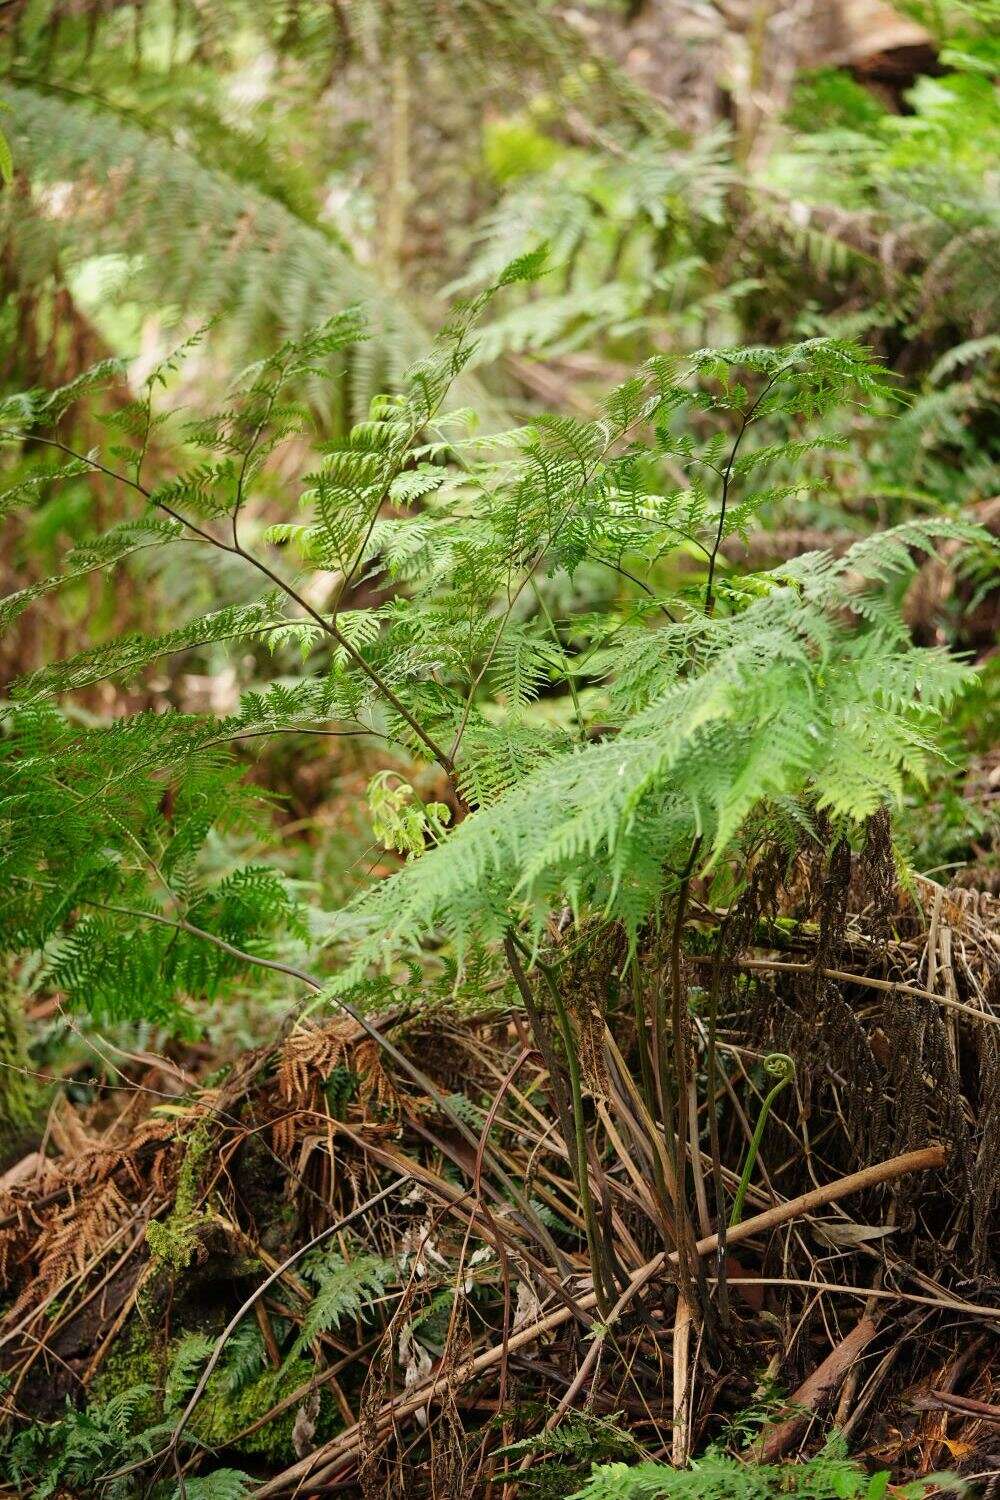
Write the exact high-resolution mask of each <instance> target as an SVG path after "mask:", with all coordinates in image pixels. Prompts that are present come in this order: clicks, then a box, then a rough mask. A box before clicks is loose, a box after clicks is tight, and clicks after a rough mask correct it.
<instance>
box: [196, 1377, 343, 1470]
mask: <svg viewBox="0 0 1000 1500" xmlns="http://www.w3.org/2000/svg"><path fill="white" fill-rule="evenodd" d="M315 1374H316V1367H315V1365H314V1364H313V1363H312V1361H311V1360H308V1359H293V1360H290V1361H288V1363H287V1364H285V1365H282V1366H280V1367H279V1368H278V1369H276V1370H273V1369H268V1370H265V1371H263V1372H262V1373H261V1374H260V1375H258V1376H257V1377H256V1378H255V1379H254V1380H250V1381H248V1382H247V1383H246V1385H244V1386H243V1387H242V1388H241V1389H240V1390H238V1391H232V1390H229V1389H227V1385H228V1376H227V1372H226V1371H225V1370H218V1371H216V1372H215V1374H214V1375H213V1376H212V1377H211V1379H210V1380H209V1382H208V1385H207V1386H206V1388H205V1394H204V1395H203V1396H202V1398H201V1401H200V1402H199V1404H198V1407H197V1408H196V1409H195V1412H194V1414H193V1415H192V1418H191V1422H190V1428H191V1433H192V1436H193V1437H196V1438H198V1439H199V1441H201V1442H203V1443H205V1444H207V1445H208V1446H209V1447H212V1448H228V1447H231V1448H232V1449H233V1451H234V1452H236V1453H242V1454H246V1455H254V1456H256V1457H259V1458H264V1459H271V1460H274V1461H275V1462H277V1461H281V1462H291V1461H292V1460H293V1459H294V1458H295V1456H296V1454H295V1450H294V1448H293V1447H292V1428H293V1427H294V1425H295V1414H296V1411H297V1407H295V1406H293V1407H290V1408H289V1410H288V1411H286V1412H283V1413H282V1415H281V1416H280V1417H277V1418H275V1420H274V1421H273V1422H268V1423H267V1425H266V1426H264V1427H262V1428H260V1430H259V1431H257V1432H253V1433H251V1434H250V1435H249V1436H248V1437H246V1438H243V1439H242V1440H241V1441H239V1442H234V1441H233V1439H234V1438H236V1436H237V1434H238V1433H240V1432H242V1431H243V1429H244V1428H245V1427H249V1426H250V1425H251V1423H253V1422H256V1421H257V1420H258V1419H259V1418H260V1417H262V1416H263V1415H264V1413H265V1412H267V1411H269V1410H270V1409H271V1407H272V1406H275V1405H276V1404H277V1402H279V1401H280V1400H282V1399H283V1397H285V1396H290V1395H291V1393H292V1392H293V1391H295V1390H298V1388H299V1387H300V1386H303V1385H305V1383H306V1382H307V1381H309V1380H311V1379H312V1378H313V1376H314V1375H315ZM336 1425H337V1418H336V1412H335V1409H334V1406H333V1402H332V1401H331V1399H330V1397H329V1395H328V1394H327V1392H326V1391H322V1392H321V1394H320V1409H319V1415H318V1417H317V1421H316V1436H317V1438H319V1439H322V1438H326V1437H329V1436H330V1435H331V1434H332V1433H333V1431H334V1430H335V1428H336Z"/></svg>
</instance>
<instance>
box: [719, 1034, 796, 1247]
mask: <svg viewBox="0 0 1000 1500" xmlns="http://www.w3.org/2000/svg"><path fill="white" fill-rule="evenodd" d="M764 1071H765V1072H766V1073H770V1075H771V1077H772V1078H773V1077H775V1075H777V1082H776V1083H775V1085H774V1087H773V1088H772V1089H771V1092H770V1093H769V1094H767V1095H766V1096H765V1098H764V1102H763V1104H762V1105H761V1107H760V1114H759V1115H758V1116H757V1124H756V1125H755V1126H754V1132H753V1135H752V1137H751V1139H750V1145H749V1146H748V1147H747V1159H746V1161H745V1162H744V1164H743V1171H742V1173H741V1174H740V1183H739V1187H738V1188H737V1189H736V1197H735V1199H734V1201H733V1211H732V1213H731V1214H730V1215H729V1228H730V1229H734V1228H735V1227H736V1225H737V1224H738V1223H739V1222H740V1219H741V1218H742V1216H743V1204H744V1202H745V1200H746V1196H747V1189H748V1188H749V1186H750V1178H751V1176H752V1175H753V1169H754V1167H755V1165H756V1163H757V1153H758V1152H759V1151H760V1143H761V1141H762V1140H763V1139H764V1127H765V1126H766V1125H767V1117H768V1115H769V1114H770V1113H771V1106H772V1104H773V1103H774V1101H775V1099H777V1097H778V1095H779V1094H780V1093H781V1090H782V1089H783V1088H784V1087H785V1086H786V1084H789V1083H791V1081H792V1079H793V1078H794V1077H795V1064H794V1062H793V1061H792V1059H791V1058H790V1057H789V1056H788V1055H787V1053H785V1052H772V1053H770V1054H769V1056H767V1057H765V1059H764Z"/></svg>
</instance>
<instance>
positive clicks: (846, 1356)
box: [754, 1317, 878, 1464]
mask: <svg viewBox="0 0 1000 1500" xmlns="http://www.w3.org/2000/svg"><path fill="white" fill-rule="evenodd" d="M877 1331H878V1330H877V1326H876V1323H875V1320H874V1318H868V1317H865V1318H862V1319H861V1320H860V1322H858V1323H855V1325H854V1327H853V1328H852V1329H851V1331H850V1333H849V1334H847V1335H846V1337H844V1338H842V1339H841V1341H840V1343H839V1344H837V1345H836V1346H835V1347H834V1348H833V1349H831V1350H830V1353H829V1354H828V1355H827V1356H826V1359H824V1360H823V1361H822V1362H821V1363H820V1364H819V1365H817V1367H816V1369H815V1370H813V1372H812V1374H811V1375H809V1376H807V1377H806V1379H805V1380H804V1381H803V1382H802V1384H801V1385H800V1386H799V1388H798V1390H797V1391H796V1392H795V1393H794V1395H793V1396H791V1397H790V1399H789V1402H788V1404H789V1406H795V1407H798V1408H799V1409H798V1410H797V1411H796V1412H795V1414H794V1415H793V1416H790V1417H788V1418H786V1420H785V1421H784V1422H779V1423H778V1425H777V1426H776V1427H772V1428H771V1429H770V1430H769V1431H768V1432H767V1433H766V1435H765V1436H764V1437H763V1438H762V1439H761V1440H760V1442H759V1443H758V1444H757V1445H756V1448H755V1451H754V1458H755V1459H757V1460H758V1462H760V1463H765V1464H773V1463H774V1462H775V1460H776V1459H779V1458H781V1457H782V1455H783V1454H785V1453H787V1452H788V1450H789V1448H790V1447H791V1446H792V1444H793V1443H794V1442H795V1440H796V1438H797V1437H798V1436H799V1434H800V1433H801V1432H802V1429H803V1427H804V1426H805V1425H806V1423H807V1422H808V1421H809V1419H810V1417H811V1416H812V1415H813V1413H814V1412H817V1411H818V1410H819V1409H820V1408H821V1407H822V1406H824V1405H825V1404H826V1403H827V1402H828V1401H830V1400H832V1398H833V1396H834V1394H835V1392H836V1391H837V1390H838V1389H839V1388H840V1385H841V1382H842V1381H843V1380H844V1379H845V1378H846V1376H847V1374H848V1372H849V1371H850V1370H851V1368H852V1367H853V1365H854V1364H855V1362H856V1361H857V1359H858V1358H859V1356H860V1355H861V1354H862V1352H863V1351H864V1350H865V1349H866V1348H867V1347H868V1345H869V1344H870V1343H871V1341H872V1339H873V1338H874V1337H875V1334H876V1332H877Z"/></svg>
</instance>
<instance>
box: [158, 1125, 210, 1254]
mask: <svg viewBox="0 0 1000 1500" xmlns="http://www.w3.org/2000/svg"><path fill="white" fill-rule="evenodd" d="M210 1146H211V1140H210V1137H209V1134H208V1130H207V1127H206V1126H205V1125H204V1124H199V1125H197V1126H196V1127H195V1129H194V1130H193V1132H192V1134H191V1139H190V1140H189V1141H188V1147H187V1150H186V1151H185V1153H184V1160H183V1161H182V1162H181V1167H180V1171H179V1173H178V1174H177V1191H176V1193H175V1195H174V1207H173V1211H172V1212H171V1214H170V1217H169V1218H168V1219H166V1220H164V1222H163V1223H158V1222H154V1223H152V1224H149V1225H148V1226H147V1228H146V1242H147V1244H148V1245H149V1248H150V1250H151V1251H152V1253H153V1256H154V1257H155V1259H156V1260H158V1261H160V1262H161V1263H162V1264H163V1265H164V1266H169V1267H170V1268H171V1269H172V1270H174V1271H183V1270H185V1269H186V1268H187V1266H188V1265H189V1264H190V1261H191V1257H192V1255H193V1254H194V1249H195V1245H196V1244H197V1241H198V1228H199V1225H200V1224H201V1222H202V1220H203V1218H204V1215H203V1214H202V1213H200V1212H199V1210H198V1196H199V1192H200V1190H201V1172H202V1167H203V1165H204V1162H205V1158H206V1157H207V1156H208V1153H209V1148H210Z"/></svg>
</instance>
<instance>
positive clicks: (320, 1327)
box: [287, 1251, 396, 1360]
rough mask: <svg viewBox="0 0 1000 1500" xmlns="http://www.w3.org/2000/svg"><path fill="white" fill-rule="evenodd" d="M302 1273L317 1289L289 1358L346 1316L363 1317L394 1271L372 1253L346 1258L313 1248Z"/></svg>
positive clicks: (392, 1276)
mask: <svg viewBox="0 0 1000 1500" xmlns="http://www.w3.org/2000/svg"><path fill="white" fill-rule="evenodd" d="M301 1274H302V1276H303V1278H304V1279H305V1280H306V1281H308V1282H310V1283H311V1285H312V1286H314V1287H315V1289H316V1290H315V1295H314V1297H313V1300H312V1302H311V1303H310V1304H309V1308H308V1311H307V1312H306V1315H305V1317H304V1318H303V1320H302V1326H301V1328H300V1329H299V1332H298V1334H297V1336H296V1338H295V1342H294V1343H293V1344H292V1347H291V1349H290V1350H289V1353H288V1356H287V1358H288V1360H292V1359H297V1358H298V1356H299V1355H300V1354H302V1352H303V1350H305V1349H307V1348H308V1347H309V1345H310V1344H311V1343H313V1341H314V1340H315V1339H316V1338H317V1337H318V1336H319V1335H320V1334H321V1333H326V1331H327V1330H328V1329H330V1328H339V1327H340V1324H341V1323H342V1322H343V1320H344V1319H345V1318H361V1317H363V1316H364V1315H365V1313H366V1312H367V1311H368V1310H369V1309H370V1307H371V1304H372V1302H373V1301H374V1300H375V1299H376V1298H378V1297H381V1296H382V1295H383V1294H384V1292H385V1290H386V1287H387V1286H388V1285H389V1284H390V1282H391V1281H392V1280H393V1278H394V1276H395V1274H396V1273H395V1269H394V1267H393V1266H392V1265H391V1264H390V1263H389V1262H388V1261H384V1260H380V1259H379V1258H378V1256H375V1255H357V1256H355V1257H354V1258H353V1259H352V1260H345V1259H344V1257H343V1256H342V1255H338V1254H336V1253H332V1252H331V1253H324V1252H322V1251H313V1253H312V1254H311V1255H309V1256H307V1257H306V1259H305V1260H304V1261H303V1262H302V1273H301Z"/></svg>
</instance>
